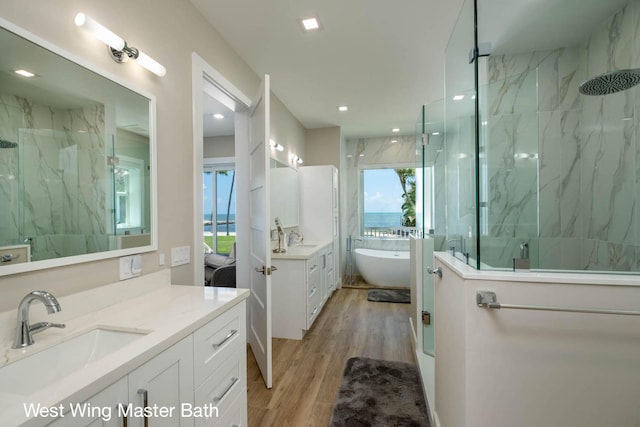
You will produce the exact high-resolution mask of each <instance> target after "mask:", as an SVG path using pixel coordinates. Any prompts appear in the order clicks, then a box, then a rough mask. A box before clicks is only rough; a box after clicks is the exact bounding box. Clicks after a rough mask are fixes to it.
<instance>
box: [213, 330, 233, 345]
mask: <svg viewBox="0 0 640 427" xmlns="http://www.w3.org/2000/svg"><path fill="white" fill-rule="evenodd" d="M237 333H238V330H237V329H232V330H231V332H229V334H228V335H227V336H226V337H224V339H223V340H222V341H220V342H219V343H217V344H211V347H213V348H215V349H218V348H220V347H222V346H223V345H224V343H226V342H227V341H229V340H230V339H231V338H232V337H233V336H234V335H235V334H237Z"/></svg>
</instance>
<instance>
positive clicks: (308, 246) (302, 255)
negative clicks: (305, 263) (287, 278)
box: [271, 240, 332, 259]
mask: <svg viewBox="0 0 640 427" xmlns="http://www.w3.org/2000/svg"><path fill="white" fill-rule="evenodd" d="M331 243H332V241H331V240H327V241H324V242H304V243H303V244H301V245H296V246H289V247H288V248H287V252H285V253H275V252H271V259H309V258H311V257H312V256H313V255H314V254H315V253H316V252H318V251H319V250H321V249H324V248H326V247H327V246H328V245H330V244H331Z"/></svg>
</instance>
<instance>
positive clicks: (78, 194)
mask: <svg viewBox="0 0 640 427" xmlns="http://www.w3.org/2000/svg"><path fill="white" fill-rule="evenodd" d="M0 51H2V52H3V55H2V58H0V218H2V221H0V276H2V275H7V274H14V273H19V272H24V271H31V270H38V269H43V268H49V267H58V266H62V265H69V264H75V263H79V262H87V261H94V260H99V259H106V258H111V257H118V256H123V255H129V254H133V253H140V252H146V251H152V250H156V249H157V234H156V230H157V225H156V223H157V221H156V218H157V215H156V201H155V200H156V197H155V182H156V181H155V169H156V164H155V99H154V98H153V97H152V96H150V95H148V94H145V93H143V92H141V91H139V90H134V89H132V88H131V87H130V86H129V85H127V84H124V83H123V82H121V81H119V80H118V79H117V78H114V77H113V76H108V75H107V74H105V73H99V72H97V71H96V70H95V68H92V67H90V66H88V65H87V64H85V63H84V62H83V61H82V60H80V59H78V58H74V57H73V55H71V54H69V53H68V52H65V51H63V50H62V49H60V48H57V47H56V46H53V45H51V44H50V43H48V42H46V41H45V40H42V39H40V38H38V37H36V36H34V35H32V34H30V33H28V32H26V31H24V30H22V29H21V28H19V27H16V26H14V25H13V24H11V23H9V22H7V21H4V20H2V19H0Z"/></svg>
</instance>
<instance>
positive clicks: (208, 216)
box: [203, 213, 236, 233]
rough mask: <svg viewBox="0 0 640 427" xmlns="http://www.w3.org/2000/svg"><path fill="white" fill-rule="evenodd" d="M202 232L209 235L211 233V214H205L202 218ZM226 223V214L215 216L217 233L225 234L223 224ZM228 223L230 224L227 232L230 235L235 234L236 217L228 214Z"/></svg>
mask: <svg viewBox="0 0 640 427" xmlns="http://www.w3.org/2000/svg"><path fill="white" fill-rule="evenodd" d="M203 219H204V232H205V233H211V232H212V225H211V223H210V221H211V214H205V215H204V217H203ZM226 221H227V214H226V213H223V214H218V215H217V216H216V223H217V224H218V225H217V232H218V233H226V232H227V224H225V222H226ZM229 222H230V223H231V224H229V232H230V233H235V232H236V224H235V222H236V215H235V214H233V213H232V214H230V215H229Z"/></svg>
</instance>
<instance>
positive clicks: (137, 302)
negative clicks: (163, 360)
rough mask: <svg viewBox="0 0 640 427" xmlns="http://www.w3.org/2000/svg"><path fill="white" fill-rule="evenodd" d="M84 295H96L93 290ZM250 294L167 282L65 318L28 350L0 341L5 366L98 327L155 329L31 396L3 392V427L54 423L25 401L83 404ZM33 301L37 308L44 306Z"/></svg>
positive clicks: (0, 402) (0, 357) (0, 401)
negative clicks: (35, 415) (32, 413)
mask: <svg viewBox="0 0 640 427" xmlns="http://www.w3.org/2000/svg"><path fill="white" fill-rule="evenodd" d="M83 294H86V295H91V292H90V291H87V292H83ZM248 295H249V291H248V290H245V289H234V288H213V287H201V286H172V285H164V286H159V287H158V288H157V290H152V291H150V292H146V293H144V294H142V295H138V296H134V297H132V298H130V299H127V300H124V301H120V302H117V303H115V304H113V305H110V306H108V307H104V308H101V309H99V310H97V311H94V312H90V313H86V314H83V315H81V316H78V317H76V318H73V319H65V323H66V328H65V329H48V330H46V331H43V332H41V333H39V334H37V335H35V336H34V338H35V340H36V343H35V344H33V345H32V346H30V347H28V348H27V349H24V350H13V349H11V344H12V342H11V340H8V339H7V338H6V337H5V338H4V339H3V340H2V341H1V342H0V344H1V345H2V350H1V352H0V366H4V365H6V364H7V363H11V362H13V361H16V360H19V359H22V358H24V357H28V356H30V355H32V354H34V353H37V352H38V351H40V350H43V349H45V348H48V347H51V346H53V345H55V344H57V343H59V342H61V341H64V340H67V339H70V338H73V337H75V336H78V335H81V334H82V333H84V332H86V331H89V330H91V329H94V328H96V327H108V328H116V329H117V328H123V329H126V330H142V331H149V333H148V334H147V335H145V336H143V337H142V338H139V339H137V340H136V341H134V342H132V343H130V344H128V345H126V346H125V347H123V348H121V349H119V350H117V351H114V352H113V353H110V354H108V355H107V356H105V357H104V358H102V359H100V360H97V361H95V362H92V363H89V364H87V365H86V366H84V367H82V368H80V369H79V370H78V371H76V372H74V373H73V374H71V375H69V376H67V377H65V378H63V379H62V380H60V381H57V382H55V383H54V384H51V385H49V386H47V387H45V388H44V389H41V390H40V391H38V392H37V393H36V394H34V395H32V396H28V397H27V398H26V399H25V397H24V396H1V397H0V425H3V426H5V425H6V426H9V425H12V426H14V425H21V423H25V424H24V425H29V426H31V425H42V424H45V423H47V422H50V421H51V420H50V419H42V418H40V419H30V420H29V419H27V417H26V414H25V411H24V407H23V403H27V404H29V403H31V402H33V403H40V404H42V405H45V406H54V405H59V404H65V405H66V406H67V407H68V404H69V403H80V402H82V401H84V400H86V399H88V398H89V397H91V396H93V395H94V394H95V393H97V392H98V391H100V390H102V389H103V388H105V387H107V386H109V385H110V384H112V383H113V382H115V381H117V380H118V379H120V378H122V377H123V376H125V375H127V374H128V373H129V372H130V371H132V370H133V369H135V368H137V367H138V366H140V365H142V364H144V363H145V362H146V361H148V360H149V359H151V358H152V357H154V356H155V355H157V354H159V353H160V352H162V351H163V350H165V349H167V348H168V347H170V346H171V345H173V344H175V343H177V342H178V341H180V340H181V339H183V338H185V337H187V336H188V335H190V334H191V333H193V332H194V331H195V330H197V329H198V328H200V327H201V326H203V325H205V324H206V323H208V322H209V321H211V320H212V319H214V318H216V317H217V316H219V315H220V314H222V313H223V312H225V311H227V310H228V309H230V308H231V307H233V306H234V305H236V304H238V303H239V302H241V301H242V300H244V299H246V298H247V297H248ZM85 298H86V297H85ZM76 303H77V302H76ZM60 304H61V306H62V310H63V311H64V309H65V304H64V302H63V298H61V299H60ZM33 305H34V308H35V306H36V305H38V304H37V303H36V304H33ZM39 305H41V304H39ZM71 310H73V308H71ZM54 316H55V315H52V316H50V317H52V318H53V317H54ZM48 320H49V319H48ZM51 321H54V322H55V321H57V320H56V319H51ZM14 322H15V321H14ZM14 325H15V323H14ZM25 400H26V401H25Z"/></svg>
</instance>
